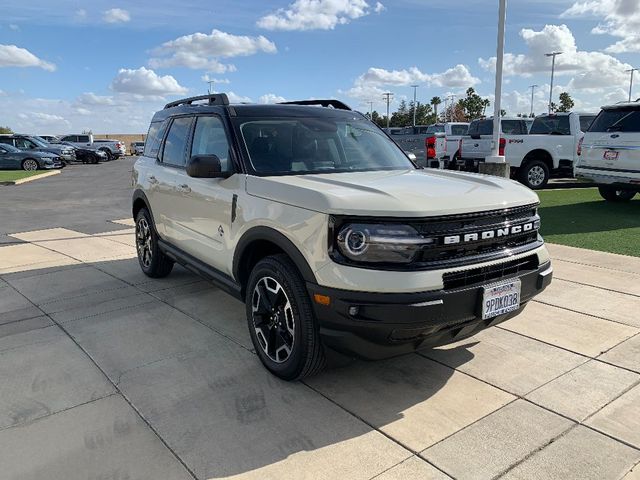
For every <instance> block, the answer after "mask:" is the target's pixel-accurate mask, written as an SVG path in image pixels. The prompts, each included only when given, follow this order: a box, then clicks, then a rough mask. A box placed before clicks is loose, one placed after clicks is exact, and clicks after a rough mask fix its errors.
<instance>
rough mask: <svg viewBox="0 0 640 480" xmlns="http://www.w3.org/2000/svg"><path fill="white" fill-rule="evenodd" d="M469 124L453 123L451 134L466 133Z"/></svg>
mask: <svg viewBox="0 0 640 480" xmlns="http://www.w3.org/2000/svg"><path fill="white" fill-rule="evenodd" d="M467 131H469V125H451V135H466V134H467Z"/></svg>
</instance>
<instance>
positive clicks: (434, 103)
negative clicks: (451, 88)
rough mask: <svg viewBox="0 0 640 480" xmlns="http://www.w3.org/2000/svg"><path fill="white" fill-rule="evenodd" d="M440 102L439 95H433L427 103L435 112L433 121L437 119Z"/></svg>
mask: <svg viewBox="0 0 640 480" xmlns="http://www.w3.org/2000/svg"><path fill="white" fill-rule="evenodd" d="M441 103H442V99H441V98H440V97H433V98H432V99H431V100H430V101H429V104H430V105H431V106H432V107H433V111H434V112H435V117H436V119H435V121H436V122H437V121H438V105H440V104H441Z"/></svg>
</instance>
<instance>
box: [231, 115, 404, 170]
mask: <svg viewBox="0 0 640 480" xmlns="http://www.w3.org/2000/svg"><path fill="white" fill-rule="evenodd" d="M236 122H237V124H238V126H239V129H240V132H241V134H242V138H243V140H244V143H245V146H246V148H247V151H248V153H249V159H250V161H251V166H252V167H253V169H254V170H255V171H256V172H257V173H258V174H267V175H268V174H280V175H283V174H284V175H297V174H308V173H336V172H358V171H371V170H400V169H413V168H415V167H414V165H413V164H412V163H411V161H409V159H408V158H407V157H406V156H405V154H404V153H403V152H402V150H400V149H399V148H398V146H397V145H396V144H394V143H393V142H392V141H391V140H389V138H388V137H387V136H386V135H385V134H384V133H383V132H382V131H380V129H378V128H377V127H376V126H375V125H373V124H371V123H370V122H367V121H364V120H358V119H347V120H343V119H341V118H322V117H320V118H318V117H313V118H269V119H264V118H256V119H246V118H243V119H238V120H236Z"/></svg>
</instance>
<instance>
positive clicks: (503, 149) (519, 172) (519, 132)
mask: <svg viewBox="0 0 640 480" xmlns="http://www.w3.org/2000/svg"><path fill="white" fill-rule="evenodd" d="M594 118H595V114H591V113H574V112H571V113H555V114H551V115H547V114H545V115H540V116H538V117H536V118H535V120H534V121H533V124H531V127H530V128H529V129H528V133H527V127H526V122H527V121H530V119H525V118H503V119H502V128H501V130H502V133H501V135H500V145H499V152H500V155H504V156H505V158H506V161H507V163H508V164H509V165H511V171H512V174H513V175H514V176H515V178H517V179H518V180H519V181H520V182H521V183H523V184H524V185H526V186H527V187H529V188H532V189H537V188H542V187H544V186H545V185H546V184H547V182H548V181H549V177H550V176H551V173H553V172H559V171H563V172H566V173H569V174H571V173H570V172H572V171H573V163H574V162H575V160H576V157H577V155H576V151H577V147H578V142H579V141H580V139H581V138H582V137H583V136H584V132H585V131H586V130H587V129H588V128H589V125H590V124H591V122H592V121H593V119H594ZM492 135H493V120H492V119H486V120H474V121H473V122H471V125H470V126H469V136H467V137H464V138H463V139H462V140H461V142H460V150H461V153H460V158H461V160H460V161H459V163H461V164H462V165H464V167H465V168H466V169H477V168H478V163H479V162H484V159H485V158H486V157H488V156H489V155H490V154H491V145H492Z"/></svg>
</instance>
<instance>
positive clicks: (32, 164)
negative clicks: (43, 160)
mask: <svg viewBox="0 0 640 480" xmlns="http://www.w3.org/2000/svg"><path fill="white" fill-rule="evenodd" d="M22 169H23V170H27V171H33V170H38V162H37V161H36V160H34V159H33V158H27V159H26V160H23V161H22Z"/></svg>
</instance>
